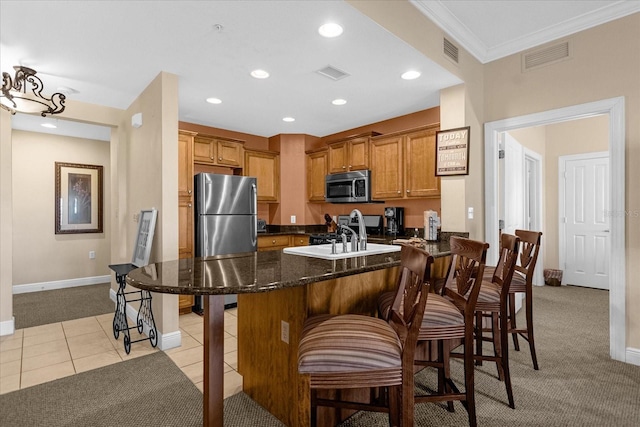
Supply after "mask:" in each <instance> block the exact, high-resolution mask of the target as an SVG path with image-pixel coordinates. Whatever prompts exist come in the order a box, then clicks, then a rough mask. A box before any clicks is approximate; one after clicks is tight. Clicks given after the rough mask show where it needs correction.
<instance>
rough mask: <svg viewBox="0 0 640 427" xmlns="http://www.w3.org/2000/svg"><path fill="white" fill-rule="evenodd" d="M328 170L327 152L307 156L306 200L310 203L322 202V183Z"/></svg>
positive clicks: (323, 199) (323, 196)
mask: <svg viewBox="0 0 640 427" xmlns="http://www.w3.org/2000/svg"><path fill="white" fill-rule="evenodd" d="M327 170H328V155H327V151H326V150H325V151H319V152H317V153H309V154H307V198H308V199H309V201H310V202H324V201H325V195H324V190H325V188H324V181H325V177H326V175H327Z"/></svg>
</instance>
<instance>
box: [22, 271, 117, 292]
mask: <svg viewBox="0 0 640 427" xmlns="http://www.w3.org/2000/svg"><path fill="white" fill-rule="evenodd" d="M110 282H111V276H110V275H106V276H92V277H80V278H78V279H66V280H55V281H53V282H40V283H28V284H26V285H13V294H14V295H15V294H26V293H28V292H39V291H51V290H54V289H64V288H73V287H76V286H87V285H97V284H100V283H110Z"/></svg>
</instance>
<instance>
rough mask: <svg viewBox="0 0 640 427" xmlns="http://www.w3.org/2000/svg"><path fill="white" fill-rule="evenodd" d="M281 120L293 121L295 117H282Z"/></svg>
mask: <svg viewBox="0 0 640 427" xmlns="http://www.w3.org/2000/svg"><path fill="white" fill-rule="evenodd" d="M282 121H283V122H295V121H296V119H294V118H293V117H284V118H283V119H282Z"/></svg>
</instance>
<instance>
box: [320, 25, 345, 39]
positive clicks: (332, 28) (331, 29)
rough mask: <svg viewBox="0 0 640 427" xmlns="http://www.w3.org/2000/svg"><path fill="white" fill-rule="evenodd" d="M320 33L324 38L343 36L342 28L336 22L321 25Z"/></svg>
mask: <svg viewBox="0 0 640 427" xmlns="http://www.w3.org/2000/svg"><path fill="white" fill-rule="evenodd" d="M318 32H319V33H320V35H321V36H322V37H338V36H339V35H340V34H342V27H341V26H340V25H338V24H336V23H334V22H329V23H327V24H324V25H321V26H320V28H318Z"/></svg>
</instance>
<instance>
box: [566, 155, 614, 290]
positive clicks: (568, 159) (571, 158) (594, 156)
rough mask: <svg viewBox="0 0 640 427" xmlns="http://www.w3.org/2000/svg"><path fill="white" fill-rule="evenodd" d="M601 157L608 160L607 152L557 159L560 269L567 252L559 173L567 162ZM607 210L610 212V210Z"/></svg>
mask: <svg viewBox="0 0 640 427" xmlns="http://www.w3.org/2000/svg"><path fill="white" fill-rule="evenodd" d="M602 157H606V158H607V159H609V152H608V151H595V152H591V153H581V154H568V155H566V156H560V157H558V265H559V266H561V267H562V268H564V266H565V263H566V262H567V259H566V253H565V251H566V250H567V239H566V237H567V236H566V233H567V223H566V222H563V221H562V220H561V218H563V217H565V216H566V213H567V211H566V200H565V198H566V196H567V195H566V189H565V184H566V180H563V179H560V176H561V175H560V173H561V172H562V171H565V170H566V165H567V162H568V161H571V160H588V159H599V158H602ZM609 169H611V166H609ZM609 199H611V196H609ZM609 209H610V210H611V208H609ZM609 265H611V264H609ZM609 286H611V283H609Z"/></svg>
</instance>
